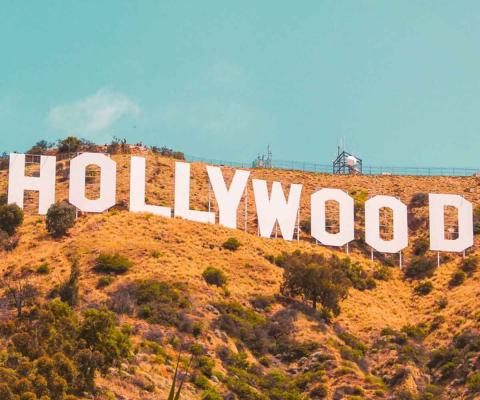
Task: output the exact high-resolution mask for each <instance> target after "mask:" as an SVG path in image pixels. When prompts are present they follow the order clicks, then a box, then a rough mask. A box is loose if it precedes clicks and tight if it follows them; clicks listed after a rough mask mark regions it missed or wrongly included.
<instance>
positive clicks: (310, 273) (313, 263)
mask: <svg viewBox="0 0 480 400" xmlns="http://www.w3.org/2000/svg"><path fill="white" fill-rule="evenodd" d="M345 270H347V271H348V272H347V273H346V272H345ZM348 274H350V276H351V278H350V279H349V276H348ZM359 275H360V270H359V269H358V268H356V266H354V265H352V264H351V263H350V261H349V260H348V259H344V260H340V259H339V258H338V257H331V258H330V259H328V260H327V259H326V258H325V257H323V256H322V255H318V254H307V253H300V252H296V253H292V254H291V255H287V256H286V259H285V266H284V273H283V283H282V286H281V289H280V290H281V293H282V294H283V295H284V296H288V297H293V298H294V297H297V296H302V297H303V298H304V299H306V300H308V301H310V302H311V304H312V308H313V309H316V308H317V303H320V304H321V305H322V308H323V310H325V311H326V312H328V313H333V314H335V315H338V314H339V313H340V301H341V300H343V299H345V298H346V297H347V295H348V288H349V286H350V283H351V281H352V279H353V280H354V281H357V278H358V282H360V279H361V277H359Z"/></svg>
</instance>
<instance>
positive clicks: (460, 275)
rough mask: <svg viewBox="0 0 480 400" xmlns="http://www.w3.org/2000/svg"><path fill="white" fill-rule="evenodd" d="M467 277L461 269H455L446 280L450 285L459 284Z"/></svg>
mask: <svg viewBox="0 0 480 400" xmlns="http://www.w3.org/2000/svg"><path fill="white" fill-rule="evenodd" d="M465 279H467V274H466V273H465V272H463V271H461V270H459V271H455V272H454V273H453V275H452V277H451V278H450V281H449V282H448V285H449V286H450V287H454V286H459V285H461V284H462V283H463V282H465Z"/></svg>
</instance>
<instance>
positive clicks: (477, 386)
mask: <svg viewBox="0 0 480 400" xmlns="http://www.w3.org/2000/svg"><path fill="white" fill-rule="evenodd" d="M467 387H468V390H470V392H472V393H478V392H480V373H479V372H477V373H475V374H473V375H471V376H470V377H469V378H468V381H467Z"/></svg>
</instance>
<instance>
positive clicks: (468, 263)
mask: <svg viewBox="0 0 480 400" xmlns="http://www.w3.org/2000/svg"><path fill="white" fill-rule="evenodd" d="M479 263H480V259H479V257H478V256H470V257H467V258H465V259H463V260H462V262H461V263H460V269H461V270H462V271H463V272H465V273H466V274H467V275H468V276H471V275H472V274H474V273H475V271H477V269H478V264H479Z"/></svg>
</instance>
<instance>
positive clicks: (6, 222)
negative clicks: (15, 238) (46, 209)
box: [0, 204, 23, 236]
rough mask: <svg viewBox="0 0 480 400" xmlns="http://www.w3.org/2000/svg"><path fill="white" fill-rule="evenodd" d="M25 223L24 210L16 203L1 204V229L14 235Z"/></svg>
mask: <svg viewBox="0 0 480 400" xmlns="http://www.w3.org/2000/svg"><path fill="white" fill-rule="evenodd" d="M22 223H23V210H22V209H21V208H20V207H19V206H17V205H16V204H5V205H1V206H0V230H1V231H4V232H6V233H7V234H8V235H10V236H12V235H13V234H14V233H15V231H16V230H17V228H18V227H19V226H20V225H21V224H22Z"/></svg>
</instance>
